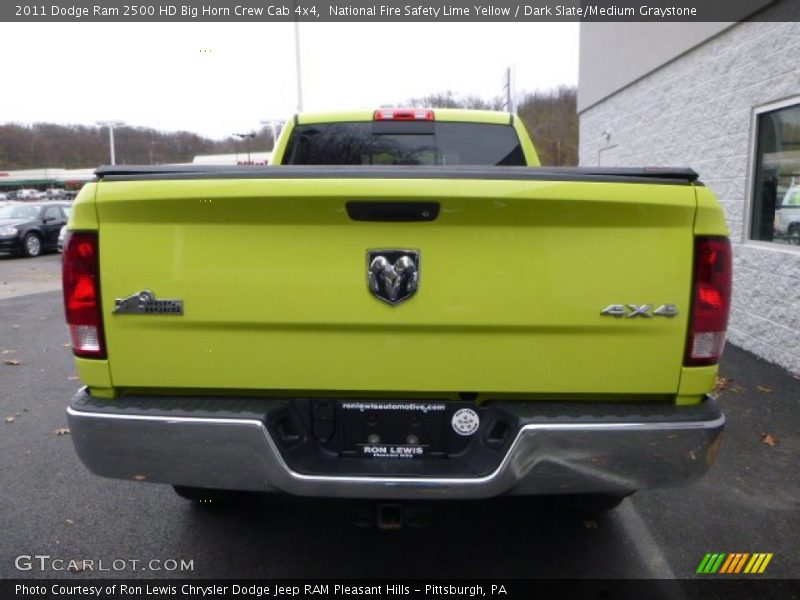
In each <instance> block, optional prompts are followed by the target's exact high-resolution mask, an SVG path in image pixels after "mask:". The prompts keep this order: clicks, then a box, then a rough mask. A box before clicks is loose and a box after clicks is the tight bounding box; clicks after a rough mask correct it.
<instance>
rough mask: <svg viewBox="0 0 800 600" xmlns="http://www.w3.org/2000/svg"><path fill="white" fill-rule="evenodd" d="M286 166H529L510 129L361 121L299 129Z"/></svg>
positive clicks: (484, 125) (288, 149)
mask: <svg viewBox="0 0 800 600" xmlns="http://www.w3.org/2000/svg"><path fill="white" fill-rule="evenodd" d="M283 164H285V165H441V166H447V165H481V166H525V165H526V162H525V156H524V154H523V151H522V146H521V145H520V141H519V138H518V136H517V133H516V131H515V130H514V128H513V127H512V126H511V125H499V124H489V123H460V122H449V121H374V122H363V121H362V122H351V123H313V124H306V125H297V126H295V128H294V129H293V130H292V134H291V136H290V138H289V141H288V144H287V147H286V152H285V154H284V160H283Z"/></svg>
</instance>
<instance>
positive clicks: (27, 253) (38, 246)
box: [20, 233, 42, 258]
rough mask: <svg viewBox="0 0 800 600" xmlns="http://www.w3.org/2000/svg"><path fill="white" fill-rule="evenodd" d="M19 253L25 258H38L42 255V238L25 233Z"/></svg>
mask: <svg viewBox="0 0 800 600" xmlns="http://www.w3.org/2000/svg"><path fill="white" fill-rule="evenodd" d="M20 253H21V254H22V256H24V257H26V258H35V257H37V256H40V255H41V254H42V238H40V237H39V236H38V235H36V234H35V233H26V234H25V237H24V238H22V248H21V249H20Z"/></svg>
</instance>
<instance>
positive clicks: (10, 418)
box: [6, 417, 14, 423]
mask: <svg viewBox="0 0 800 600" xmlns="http://www.w3.org/2000/svg"><path fill="white" fill-rule="evenodd" d="M13 422H14V417H6V423H13Z"/></svg>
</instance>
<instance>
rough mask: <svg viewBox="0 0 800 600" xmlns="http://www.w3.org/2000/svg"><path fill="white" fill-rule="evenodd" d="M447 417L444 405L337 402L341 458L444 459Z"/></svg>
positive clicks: (428, 403) (447, 436)
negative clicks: (340, 427) (340, 433)
mask: <svg viewBox="0 0 800 600" xmlns="http://www.w3.org/2000/svg"><path fill="white" fill-rule="evenodd" d="M448 413H449V406H448V405H447V404H446V403H444V402H392V401H375V402H373V401H355V400H352V401H351V400H346V401H341V402H340V404H339V415H340V419H341V425H342V430H343V440H342V441H343V443H342V448H341V454H342V455H343V456H358V457H369V458H397V459H414V458H429V457H437V456H446V455H447V453H448V450H449V445H450V444H449V439H450V436H449V434H448V430H447V423H448V419H447V416H448Z"/></svg>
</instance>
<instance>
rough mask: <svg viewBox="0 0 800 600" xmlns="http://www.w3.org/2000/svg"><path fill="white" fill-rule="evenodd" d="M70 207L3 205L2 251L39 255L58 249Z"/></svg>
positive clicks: (0, 216) (59, 204) (55, 204)
mask: <svg viewBox="0 0 800 600" xmlns="http://www.w3.org/2000/svg"><path fill="white" fill-rule="evenodd" d="M69 206H70V205H69V204H67V203H66V202H24V203H23V202H13V203H11V204H6V205H5V206H0V252H11V253H12V254H21V255H22V256H39V255H40V254H42V253H43V252H46V251H48V250H56V249H57V245H58V233H59V231H61V228H62V227H63V226H64V225H66V223H67V210H68V209H69Z"/></svg>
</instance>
